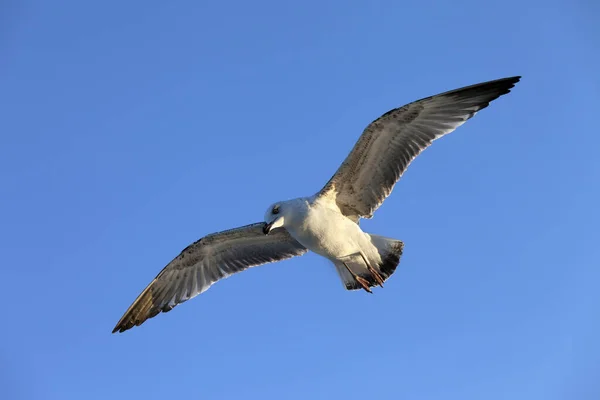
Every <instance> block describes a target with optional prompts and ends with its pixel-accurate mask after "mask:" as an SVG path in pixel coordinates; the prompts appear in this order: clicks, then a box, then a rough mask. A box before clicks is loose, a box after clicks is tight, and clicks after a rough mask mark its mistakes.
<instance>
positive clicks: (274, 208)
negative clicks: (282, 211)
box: [273, 206, 279, 214]
mask: <svg viewBox="0 0 600 400" xmlns="http://www.w3.org/2000/svg"><path fill="white" fill-rule="evenodd" d="M273 214H279V206H275V207H273Z"/></svg>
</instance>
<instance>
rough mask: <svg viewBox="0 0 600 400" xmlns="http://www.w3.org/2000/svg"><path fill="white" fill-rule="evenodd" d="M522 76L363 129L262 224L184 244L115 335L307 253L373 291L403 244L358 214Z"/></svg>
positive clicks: (430, 100) (421, 104) (418, 104)
mask: <svg viewBox="0 0 600 400" xmlns="http://www.w3.org/2000/svg"><path fill="white" fill-rule="evenodd" d="M520 78H521V77H520V76H516V77H511V78H504V79H498V80H493V81H489V82H484V83H479V84H476V85H472V86H467V87H463V88H461V89H456V90H452V91H449V92H445V93H441V94H438V95H436V96H431V97H426V98H423V99H421V100H417V101H415V102H412V103H409V104H407V105H405V106H403V107H400V108H396V109H393V110H391V111H388V112H386V113H385V114H383V115H382V116H381V117H379V118H378V119H376V120H375V121H373V122H372V123H371V124H369V125H368V126H367V127H366V128H365V130H364V131H363V133H362V135H361V136H360V138H359V139H358V142H357V143H356V145H355V146H354V148H353V149H352V151H351V152H350V154H349V155H348V156H347V157H346V159H345V160H344V162H343V163H342V165H341V166H340V168H339V169H338V170H337V172H336V173H335V174H334V175H333V177H332V178H331V179H330V180H329V182H327V184H326V185H325V186H324V187H323V188H322V189H321V190H320V191H319V192H318V193H316V194H314V195H312V196H308V197H300V198H297V199H293V200H287V201H280V202H277V203H274V204H272V205H270V206H269V208H268V209H267V211H266V213H265V217H264V222H258V223H254V224H250V225H246V226H242V227H239V228H234V229H230V230H227V231H223V232H218V233H213V234H210V235H207V236H205V237H203V238H201V239H200V240H198V241H197V242H195V243H193V244H191V245H189V246H188V247H186V248H185V249H184V250H183V251H182V252H181V253H180V254H179V255H178V256H177V257H176V258H175V259H174V260H173V261H171V262H170V263H169V264H168V265H167V266H166V267H165V268H164V269H163V270H162V271H161V272H160V273H159V274H158V275H157V276H156V278H154V280H153V281H152V282H150V284H149V285H148V286H147V287H146V289H144V291H143V292H142V293H141V294H140V295H139V296H138V297H137V299H136V300H135V301H134V302H133V304H132V305H131V306H130V307H129V309H127V311H126V312H125V314H124V315H123V317H122V318H121V320H120V321H119V322H118V323H117V325H116V326H115V328H114V330H113V333H115V332H117V331H119V332H124V331H126V330H128V329H130V328H132V327H133V326H139V325H141V324H142V323H144V321H146V320H147V319H148V318H152V317H154V316H156V315H157V314H158V313H160V312H167V311H170V310H172V309H173V308H174V307H175V306H176V305H178V304H181V303H183V302H185V301H187V300H189V299H191V298H192V297H195V296H197V295H198V294H200V293H202V292H204V291H206V290H207V289H208V288H209V287H210V286H211V285H212V284H213V283H215V282H216V281H218V280H220V279H223V278H226V277H228V276H229V275H232V274H235V273H236V272H241V271H244V270H246V269H248V268H250V267H253V266H257V265H261V264H266V263H270V262H275V261H281V260H284V259H287V258H291V257H294V256H300V255H302V254H304V253H306V252H307V251H308V250H311V251H313V252H315V253H317V254H319V255H321V256H323V257H325V258H327V259H329V260H330V261H331V262H332V263H333V265H334V266H335V268H336V270H337V272H338V274H339V276H340V279H341V281H342V282H343V284H344V286H345V288H346V289H347V290H356V289H359V290H360V289H363V290H366V291H367V292H369V293H371V288H372V287H374V286H376V285H379V286H381V287H383V283H384V282H385V281H386V280H387V279H388V278H389V277H390V276H391V275H392V274H393V273H394V271H395V270H396V267H397V266H398V264H399V262H400V257H401V255H402V251H403V248H404V243H403V242H402V241H400V240H396V239H391V238H387V237H383V236H378V235H373V234H369V233H365V232H363V231H362V229H361V228H360V226H359V220H360V219H361V218H372V216H373V213H374V212H375V210H377V208H378V207H379V206H380V205H381V204H382V203H383V201H384V200H385V198H386V197H387V196H388V195H389V194H390V193H391V191H392V189H393V187H394V185H395V184H396V182H397V181H398V180H399V179H400V177H401V176H402V174H403V173H404V171H405V170H406V168H407V167H408V165H409V164H410V163H411V161H412V160H413V159H414V158H415V157H416V156H417V155H418V154H419V153H421V152H422V151H423V150H425V149H426V148H427V147H428V146H429V145H431V143H432V142H433V141H434V140H436V139H439V138H440V137H442V136H444V135H446V134H447V133H450V132H452V131H453V130H455V129H456V128H458V127H459V126H460V125H462V124H464V123H465V121H467V120H468V119H469V118H471V117H473V116H474V115H475V114H476V113H477V112H478V111H479V110H481V109H484V108H486V107H487V106H488V105H489V104H490V102H491V101H493V100H495V99H497V98H498V97H500V96H502V95H504V94H506V93H509V92H510V89H511V88H512V87H514V85H515V84H516V83H517V82H518V81H519V80H520Z"/></svg>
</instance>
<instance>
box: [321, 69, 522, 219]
mask: <svg viewBox="0 0 600 400" xmlns="http://www.w3.org/2000/svg"><path fill="white" fill-rule="evenodd" d="M519 80H520V77H519V76H516V77H511V78H504V79H498V80H494V81H489V82H484V83H479V84H476V85H471V86H467V87H464V88H461V89H456V90H452V91H449V92H445V93H441V94H438V95H436V96H431V97H427V98H424V99H421V100H417V101H415V102H412V103H409V104H407V105H405V106H403V107H400V108H396V109H394V110H391V111H388V112H387V113H385V114H383V115H382V116H381V117H380V118H378V119H376V120H375V121H373V122H372V123H371V124H369V126H367V128H366V129H365V130H364V131H363V133H362V135H361V137H360V138H359V140H358V142H357V143H356V145H355V146H354V148H353V149H352V151H351V152H350V154H349V155H348V157H347V158H346V159H345V160H344V162H343V163H342V165H341V166H340V168H339V169H338V170H337V172H336V173H335V174H334V176H333V177H332V178H331V179H330V180H329V182H328V183H327V185H325V187H324V188H323V189H322V190H321V191H320V192H319V196H322V197H327V198H330V199H332V200H334V201H335V202H336V204H337V205H338V207H339V208H340V210H341V211H342V213H343V214H344V215H346V216H348V217H349V218H352V219H354V220H355V221H358V220H359V219H360V218H361V217H362V218H371V217H372V216H373V213H374V212H375V210H377V208H378V207H379V206H380V205H381V204H382V203H383V201H384V200H385V198H386V197H387V196H389V194H390V193H391V192H392V189H393V188H394V185H395V184H396V182H398V180H399V179H400V177H401V176H402V174H403V173H404V171H405V170H406V169H407V168H408V165H409V164H410V163H411V162H412V160H414V159H415V157H417V156H418V155H419V154H420V153H421V152H422V151H423V150H425V149H426V148H427V147H429V146H430V145H431V143H432V142H433V141H434V140H436V139H439V138H440V137H442V136H444V135H446V134H448V133H450V132H452V131H454V130H455V129H456V128H458V127H459V126H461V125H462V124H464V123H465V122H466V121H467V120H468V119H469V118H471V117H473V116H474V115H475V114H476V113H477V112H478V111H480V110H482V109H484V108H486V107H487V106H488V105H489V104H490V102H491V101H492V100H495V99H497V98H498V97H500V96H502V95H504V94H506V93H509V92H510V89H511V88H512V87H514V85H515V84H516V83H517V82H518V81H519Z"/></svg>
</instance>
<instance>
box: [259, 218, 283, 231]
mask: <svg viewBox="0 0 600 400" xmlns="http://www.w3.org/2000/svg"><path fill="white" fill-rule="evenodd" d="M280 226H283V216H281V217H279V218H275V219H274V220H273V221H271V222H265V225H264V226H263V233H264V234H265V235H268V234H269V232H271V231H272V230H273V229H275V228H279V227H280Z"/></svg>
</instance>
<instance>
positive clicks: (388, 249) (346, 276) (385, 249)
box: [335, 235, 404, 290]
mask: <svg viewBox="0 0 600 400" xmlns="http://www.w3.org/2000/svg"><path fill="white" fill-rule="evenodd" d="M369 236H370V237H371V243H373V245H374V246H375V247H376V248H377V251H378V252H379V257H380V260H377V262H374V261H373V260H368V261H369V265H370V266H371V267H372V268H373V269H374V270H375V271H376V274H373V273H372V272H371V271H370V270H369V268H368V266H367V265H365V261H364V259H363V257H362V256H360V254H357V255H356V256H353V257H349V258H348V259H346V260H344V261H345V263H346V265H344V263H342V262H340V261H336V262H335V267H336V270H337V272H338V274H339V275H340V278H341V279H342V282H343V283H344V286H345V287H346V289H348V290H357V289H364V287H363V286H362V285H361V284H360V282H358V281H357V280H356V279H355V278H354V277H353V276H352V273H354V274H356V275H358V276H359V277H361V278H362V279H364V280H366V281H367V283H368V286H369V287H373V286H376V285H378V284H379V282H378V279H377V277H376V275H377V274H379V277H380V278H381V280H382V281H384V282H385V281H386V280H387V279H388V278H389V277H390V276H391V275H392V274H393V273H394V272H395V271H396V267H397V266H398V264H400V257H401V256H402V251H403V250H404V243H403V242H402V241H401V240H397V239H390V238H387V237H383V236H378V235H369ZM348 269H350V270H351V271H352V273H351V272H350V271H348Z"/></svg>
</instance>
